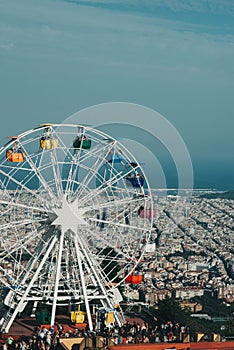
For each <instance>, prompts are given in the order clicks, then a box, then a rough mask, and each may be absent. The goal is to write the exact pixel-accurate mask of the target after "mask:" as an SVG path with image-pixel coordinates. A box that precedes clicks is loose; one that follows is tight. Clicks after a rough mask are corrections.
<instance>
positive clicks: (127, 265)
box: [0, 124, 155, 333]
mask: <svg viewBox="0 0 234 350" xmlns="http://www.w3.org/2000/svg"><path fill="white" fill-rule="evenodd" d="M0 208H1V211H0V213H1V214H0V215H1V221H0V231H1V232H0V234H1V240H0V286H1V298H2V308H1V317H0V329H1V330H2V331H4V332H6V333H7V332H9V329H10V327H11V325H12V323H13V322H14V320H15V318H16V316H17V315H18V314H20V313H23V312H24V311H25V310H26V309H31V310H32V309H33V308H34V309H36V308H39V307H40V306H45V307H46V308H47V310H48V313H49V320H50V324H51V325H54V323H55V317H56V310H57V309H58V307H60V306H69V307H70V309H71V310H74V309H75V308H77V307H78V308H81V309H83V310H84V311H85V313H86V315H87V324H88V327H89V329H90V330H92V329H93V328H94V327H95V325H94V322H93V314H94V313H95V312H96V311H95V310H98V309H103V310H107V311H108V310H112V311H113V315H114V320H113V322H114V323H117V324H119V325H121V323H122V313H121V308H120V307H119V303H120V302H121V300H122V296H121V294H120V292H119V290H118V286H120V284H121V283H122V282H123V281H125V279H126V278H127V276H129V275H131V274H132V273H133V271H134V269H135V267H136V265H137V263H138V262H139V260H140V259H141V258H142V255H143V253H144V248H145V246H146V244H147V243H148V242H149V239H150V234H151V229H152V222H153V216H154V213H155V210H154V209H153V203H152V196H151V192H150V188H149V184H148V182H147V179H146V177H145V174H144V172H143V170H142V168H141V166H140V165H139V164H138V162H137V160H136V159H135V157H134V156H133V155H132V154H131V153H130V152H129V151H128V150H127V149H126V148H125V147H124V146H123V145H122V144H121V143H120V142H119V141H117V140H115V139H114V138H112V137H110V136H109V135H106V134H104V133H103V132H101V131H99V130H97V129H93V128H91V127H89V126H82V125H70V124H69V125H68V124H61V125H59V124H56V125H55V124H54V125H52V124H43V125H41V126H39V127H37V128H35V129H33V130H29V131H26V132H24V133H22V134H21V135H19V136H12V137H10V141H9V142H8V143H7V144H6V145H5V146H4V147H2V149H1V150H0Z"/></svg>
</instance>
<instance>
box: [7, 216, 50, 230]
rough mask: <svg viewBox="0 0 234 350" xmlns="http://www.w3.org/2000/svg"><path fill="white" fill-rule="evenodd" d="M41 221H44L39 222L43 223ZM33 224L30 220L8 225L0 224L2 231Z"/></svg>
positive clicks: (13, 222)
mask: <svg viewBox="0 0 234 350" xmlns="http://www.w3.org/2000/svg"><path fill="white" fill-rule="evenodd" d="M41 221H43V220H38V222H41ZM35 222H36V221H35ZM31 223H32V220H30V219H28V220H20V221H12V222H9V223H7V224H0V231H1V230H6V229H8V228H13V227H14V228H17V227H20V226H24V225H28V224H31Z"/></svg>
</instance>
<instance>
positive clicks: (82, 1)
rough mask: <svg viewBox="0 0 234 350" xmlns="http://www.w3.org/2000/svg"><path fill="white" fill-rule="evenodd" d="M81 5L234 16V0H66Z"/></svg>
mask: <svg viewBox="0 0 234 350" xmlns="http://www.w3.org/2000/svg"><path fill="white" fill-rule="evenodd" d="M66 1H68V2H74V3H77V4H79V5H86V6H91V5H92V6H97V7H106V8H112V9H113V8H115V9H119V10H128V11H142V12H151V13H152V11H157V10H159V9H167V10H171V11H173V12H180V11H185V12H197V13H210V14H218V15H221V14H222V15H230V16H234V3H233V0H196V1H194V0H128V1H126V0H98V1H95V0H66Z"/></svg>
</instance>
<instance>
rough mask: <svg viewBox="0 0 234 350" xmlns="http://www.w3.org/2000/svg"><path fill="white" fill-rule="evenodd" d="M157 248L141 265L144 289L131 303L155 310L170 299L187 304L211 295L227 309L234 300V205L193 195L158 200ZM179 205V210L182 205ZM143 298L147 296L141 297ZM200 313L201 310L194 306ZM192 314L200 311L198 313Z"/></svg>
mask: <svg viewBox="0 0 234 350" xmlns="http://www.w3.org/2000/svg"><path fill="white" fill-rule="evenodd" d="M156 202H157V203H156V207H157V213H158V214H157V221H156V223H155V225H154V226H155V235H154V234H153V243H151V244H149V245H148V247H147V251H148V253H146V255H145V260H144V261H143V262H141V263H140V270H141V271H142V273H143V283H142V285H141V286H140V288H139V289H134V290H132V289H131V288H130V287H129V286H128V287H126V291H125V293H126V295H127V296H128V297H129V299H133V300H139V299H140V298H142V294H143V295H144V301H145V302H147V303H149V305H156V304H157V302H158V300H161V299H164V298H165V296H166V295H168V296H170V297H172V296H173V297H175V298H177V299H180V300H183V301H189V300H190V299H192V298H194V297H201V296H203V295H204V292H205V291H207V290H209V291H211V292H213V293H216V295H217V299H220V300H223V301H224V302H225V304H226V305H230V303H232V302H233V294H234V280H233V276H234V269H233V268H234V266H233V251H234V226H233V217H234V202H233V200H229V199H221V198H217V199H208V198H205V197H202V196H199V195H194V196H192V197H191V198H190V199H184V200H183V199H181V200H178V198H177V197H176V196H165V197H157V200H156ZM178 203H179V204H178ZM140 292H143V293H140ZM196 307H198V306H196ZM194 311H201V310H197V309H196V308H195V304H194Z"/></svg>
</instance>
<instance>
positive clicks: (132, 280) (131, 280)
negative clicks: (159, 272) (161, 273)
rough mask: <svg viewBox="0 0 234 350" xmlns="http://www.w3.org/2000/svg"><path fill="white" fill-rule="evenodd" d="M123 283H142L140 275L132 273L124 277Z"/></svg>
mask: <svg viewBox="0 0 234 350" xmlns="http://www.w3.org/2000/svg"><path fill="white" fill-rule="evenodd" d="M125 281H126V282H127V283H131V284H139V283H141V282H142V273H139V272H138V273H137V272H133V273H132V274H131V275H129V276H128V277H126V279H125Z"/></svg>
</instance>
